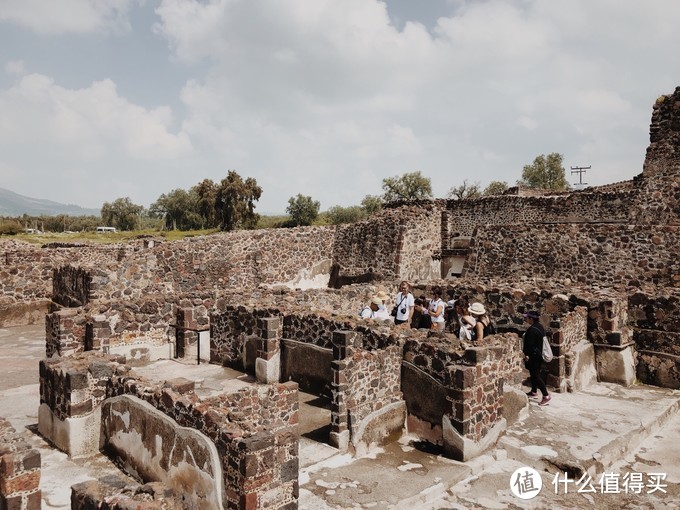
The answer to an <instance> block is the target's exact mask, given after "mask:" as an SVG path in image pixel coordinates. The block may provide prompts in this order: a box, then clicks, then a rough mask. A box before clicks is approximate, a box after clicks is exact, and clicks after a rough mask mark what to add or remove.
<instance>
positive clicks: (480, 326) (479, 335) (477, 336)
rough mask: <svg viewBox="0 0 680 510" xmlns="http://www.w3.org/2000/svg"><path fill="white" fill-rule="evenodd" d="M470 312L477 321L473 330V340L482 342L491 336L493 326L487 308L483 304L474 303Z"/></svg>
mask: <svg viewBox="0 0 680 510" xmlns="http://www.w3.org/2000/svg"><path fill="white" fill-rule="evenodd" d="M468 312H469V313H470V315H472V317H473V318H474V319H475V320H476V321H477V323H476V324H475V327H474V329H473V330H472V340H478V341H479V340H481V339H483V338H484V337H485V336H488V335H490V334H491V330H492V326H491V319H490V318H489V314H487V313H486V308H484V305H483V304H482V303H472V304H471V305H470V307H469V308H468Z"/></svg>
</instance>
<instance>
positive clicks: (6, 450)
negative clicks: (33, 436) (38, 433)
mask: <svg viewBox="0 0 680 510" xmlns="http://www.w3.org/2000/svg"><path fill="white" fill-rule="evenodd" d="M41 503H42V501H41V491H40V452H39V451H38V450H37V449H35V448H33V447H32V446H31V445H30V444H29V443H28V441H27V440H26V438H25V437H24V436H23V434H20V433H17V431H16V430H15V429H14V427H12V425H11V424H10V423H9V421H7V420H6V419H5V418H2V417H0V508H3V509H10V508H11V509H16V510H40V508H41Z"/></svg>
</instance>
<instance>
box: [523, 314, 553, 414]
mask: <svg viewBox="0 0 680 510" xmlns="http://www.w3.org/2000/svg"><path fill="white" fill-rule="evenodd" d="M539 318H540V315H539V314H538V312H535V311H533V310H531V311H529V312H527V313H525V314H524V320H525V321H526V322H527V323H529V327H528V328H527V330H526V332H525V333H524V346H523V347H522V350H523V351H524V364H525V366H526V367H527V370H529V377H530V379H531V391H530V392H529V393H527V396H528V397H529V398H533V397H537V396H538V393H536V390H537V389H539V390H541V394H542V395H543V399H542V400H541V401H540V402H539V403H538V405H539V406H545V405H548V403H550V401H551V400H552V397H551V396H550V395H549V394H548V389H547V388H546V387H545V383H544V382H543V379H542V378H541V366H542V365H543V354H542V352H541V351H542V349H543V337H544V336H545V329H543V325H542V324H541V323H540V322H539Z"/></svg>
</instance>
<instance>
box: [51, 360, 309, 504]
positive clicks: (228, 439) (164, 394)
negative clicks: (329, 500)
mask: <svg viewBox="0 0 680 510" xmlns="http://www.w3.org/2000/svg"><path fill="white" fill-rule="evenodd" d="M119 361H121V360H120V359H116V358H112V357H107V356H102V355H101V354H99V353H81V354H77V355H74V356H71V357H68V358H55V359H50V360H44V361H43V362H42V363H41V370H40V392H41V403H42V404H44V405H45V406H47V407H48V408H49V410H50V412H51V413H52V415H53V416H54V418H55V419H57V420H61V421H63V420H69V419H72V418H77V417H80V416H83V415H87V414H88V413H89V414H92V413H94V412H95V411H96V409H97V408H99V407H100V405H101V403H102V402H104V401H105V399H108V398H112V397H118V396H121V395H131V396H134V397H137V398H138V399H141V400H142V401H144V402H147V403H148V404H151V406H153V407H154V408H155V409H158V410H159V411H161V412H162V413H164V414H165V415H167V416H169V417H170V418H172V419H173V420H174V421H175V422H177V424H179V425H180V426H182V427H189V428H192V429H195V430H198V431H200V432H201V433H203V434H204V435H205V436H206V437H208V438H210V440H211V441H212V442H213V443H214V444H215V448H216V449H217V452H218V454H219V458H220V461H221V468H222V476H223V487H224V491H223V494H222V496H223V497H222V501H223V505H224V508H264V507H267V508H273V509H278V508H288V507H289V505H295V504H296V502H297V497H298V482H297V475H298V456H297V447H298V445H297V435H296V434H295V430H294V427H295V426H296V425H297V422H298V394H297V385H296V384H295V383H285V384H269V385H252V386H248V387H244V388H241V389H239V390H237V391H235V392H233V393H223V394H219V395H216V396H213V397H207V398H204V399H201V398H199V397H198V396H197V395H196V394H195V393H194V383H193V382H191V381H187V380H184V379H182V380H179V379H177V380H171V381H163V382H151V381H148V380H146V379H144V378H143V377H140V376H138V375H136V374H135V373H134V371H132V370H131V369H130V368H129V367H128V366H126V365H123V364H121V363H119ZM98 430H99V429H98V428H96V430H95V431H93V433H94V432H96V431H98ZM48 437H50V436H48ZM95 442H96V441H95ZM149 446H150V447H151V448H153V447H154V445H149ZM137 474H138V475H139V476H145V475H146V476H151V475H150V474H149V473H146V474H145V475H142V474H141V473H137ZM145 481H149V480H145ZM151 481H153V480H151Z"/></svg>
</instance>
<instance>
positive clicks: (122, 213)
mask: <svg viewBox="0 0 680 510" xmlns="http://www.w3.org/2000/svg"><path fill="white" fill-rule="evenodd" d="M143 210H144V207H142V206H141V205H135V204H133V203H132V200H130V199H129V198H128V197H125V198H117V199H116V200H114V201H113V203H111V204H109V203H108V202H104V205H103V206H102V213H101V214H102V221H103V222H104V223H106V225H108V226H111V227H116V228H117V229H118V230H134V229H135V226H137V224H138V222H139V216H140V215H141V214H142V211H143Z"/></svg>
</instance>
